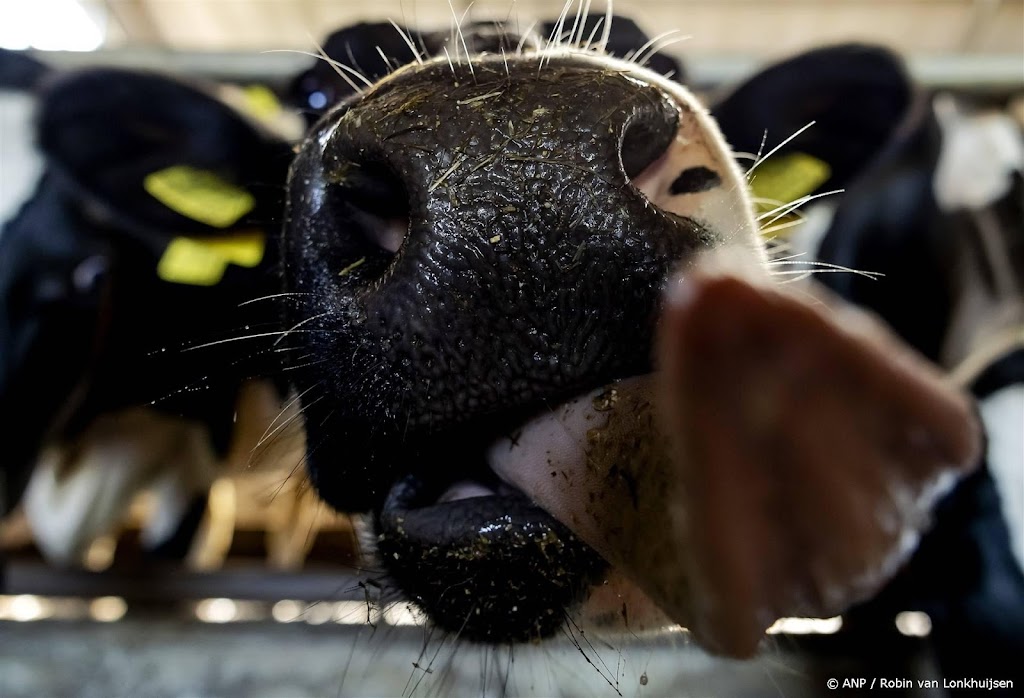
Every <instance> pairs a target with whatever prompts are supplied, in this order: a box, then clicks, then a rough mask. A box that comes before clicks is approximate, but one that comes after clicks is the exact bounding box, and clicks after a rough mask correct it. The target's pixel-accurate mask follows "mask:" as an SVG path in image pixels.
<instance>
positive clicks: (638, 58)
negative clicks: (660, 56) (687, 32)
mask: <svg viewBox="0 0 1024 698" xmlns="http://www.w3.org/2000/svg"><path fill="white" fill-rule="evenodd" d="M678 33H679V30H678V29H669V30H668V31H667V32H662V33H661V34H658V35H657V36H656V37H654V38H653V39H651V40H650V41H648V42H647V43H646V44H644V45H643V46H641V47H640V48H638V49H637V50H636V51H634V52H633V58H632V60H633V62H634V63H636V64H637V65H643V64H644V63H646V62H647V61H648V60H650V56H645V55H644V54H646V53H647V52H650V53H651V55H654V51H653V50H652V49H654V47H655V45H656V44H657V43H658V42H659V41H661V40H662V39H664V38H666V37H669V36H672V35H673V34H678Z"/></svg>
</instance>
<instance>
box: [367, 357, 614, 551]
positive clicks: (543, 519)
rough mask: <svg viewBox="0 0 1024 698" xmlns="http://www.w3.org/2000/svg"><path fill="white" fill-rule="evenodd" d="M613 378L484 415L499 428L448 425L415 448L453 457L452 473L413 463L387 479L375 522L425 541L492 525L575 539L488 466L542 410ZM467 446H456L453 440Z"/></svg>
mask: <svg viewBox="0 0 1024 698" xmlns="http://www.w3.org/2000/svg"><path fill="white" fill-rule="evenodd" d="M613 381H614V378H608V377H602V378H601V379H600V380H594V381H591V383H592V385H589V386H582V387H578V388H577V389H575V390H572V391H567V392H566V394H564V395H560V396H559V397H554V398H552V399H549V400H540V401H537V402H535V403H534V404H532V405H528V406H524V407H520V408H516V409H511V410H507V411H505V412H504V413H502V414H497V415H492V416H489V417H487V418H486V420H487V421H488V422H494V423H496V424H498V425H499V426H497V427H491V428H483V427H482V426H481V424H480V419H479V418H478V419H474V420H470V421H469V422H468V423H464V424H460V425H458V426H457V427H454V428H452V429H450V430H445V431H442V432H440V433H439V434H437V435H434V436H432V437H430V438H429V439H427V440H426V444H424V443H420V444H419V445H418V448H416V449H414V451H415V452H416V454H415V455H412V456H410V457H412V458H415V459H416V460H417V461H418V462H421V463H429V462H431V461H432V462H434V463H437V462H445V460H446V459H447V461H449V462H452V463H453V464H454V465H455V470H456V473H455V474H454V475H446V476H443V475H439V474H438V473H437V470H436V469H435V468H429V467H428V468H416V469H410V470H408V471H407V472H406V474H404V475H402V476H400V477H399V478H397V479H396V480H395V481H394V482H393V483H392V485H391V487H390V489H389V491H388V494H387V496H386V498H385V501H384V503H383V504H382V505H381V507H380V508H379V509H378V510H377V511H376V512H375V514H376V518H377V522H378V528H379V529H381V530H382V531H389V532H391V533H392V534H394V533H396V532H397V533H399V534H400V535H401V536H403V537H405V538H406V539H408V540H410V541H411V542H412V541H415V542H418V543H419V544H422V545H432V546H436V545H457V544H458V541H459V540H460V539H462V540H463V541H465V540H469V539H471V538H473V537H475V536H478V535H480V534H481V532H486V533H487V534H489V535H493V534H499V535H500V533H499V532H498V530H497V528H496V527H497V526H499V525H500V527H501V528H502V529H503V531H504V532H506V533H509V534H512V533H514V532H515V531H516V530H522V529H526V528H536V527H543V528H547V529H550V530H552V531H558V534H559V535H562V536H569V537H573V538H574V537H575V536H574V534H573V533H572V532H571V531H569V529H568V528H566V527H565V526H564V524H562V523H561V522H559V521H558V520H557V519H556V518H554V517H553V516H552V515H551V514H550V513H548V511H547V510H545V509H544V508H542V507H541V506H540V505H538V504H536V503H535V502H534V501H533V500H532V498H531V497H530V495H529V494H528V493H526V492H524V491H523V490H521V489H519V488H518V487H516V486H515V485H513V484H511V483H509V482H507V481H506V480H505V479H504V478H503V477H502V476H501V475H500V474H498V473H497V472H496V471H495V470H494V469H493V468H492V466H491V463H490V453H491V451H492V449H493V448H494V447H495V445H497V444H499V443H503V442H511V443H512V444H515V443H516V440H517V438H518V436H517V435H518V434H519V432H521V430H522V429H523V427H524V426H525V425H526V424H528V423H530V422H531V421H532V420H533V419H534V418H535V417H536V416H537V415H538V414H539V413H542V412H543V411H554V410H557V409H558V408H559V406H561V405H563V404H567V403H569V402H571V401H573V400H575V399H577V398H578V397H579V396H580V395H586V394H588V393H590V392H591V391H593V390H596V389H598V388H601V387H603V386H606V385H608V384H610V383H611V382H613ZM453 443H461V444H464V447H463V448H462V449H460V450H456V451H454V452H453V449H452V447H451V444H453Z"/></svg>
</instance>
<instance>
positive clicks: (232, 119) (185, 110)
mask: <svg viewBox="0 0 1024 698" xmlns="http://www.w3.org/2000/svg"><path fill="white" fill-rule="evenodd" d="M37 118H38V122H37V128H38V134H37V138H38V141H39V144H40V147H41V149H42V151H43V153H44V155H45V157H46V158H47V160H48V164H49V165H50V166H51V168H52V170H53V171H55V172H56V173H58V175H59V176H60V179H61V181H62V182H63V183H64V185H65V186H68V187H69V188H70V191H71V192H72V194H73V195H74V196H76V197H78V198H79V199H80V201H81V203H82V204H84V205H83V210H85V211H86V212H87V213H88V214H89V215H90V216H92V217H94V218H96V219H98V220H99V221H100V222H103V223H107V224H110V225H111V226H112V227H114V228H116V229H119V230H123V231H126V232H131V233H134V234H136V235H138V236H141V237H143V238H146V239H147V240H148V241H150V242H151V243H153V244H155V245H156V246H158V247H159V246H160V245H161V244H166V240H167V238H168V237H170V236H179V235H217V234H222V233H223V232H225V231H231V230H237V229H239V228H250V227H254V226H255V227H258V226H260V225H263V224H268V223H270V222H272V221H274V220H277V219H279V217H280V213H279V212H280V210H281V207H282V197H283V185H284V182H285V179H286V176H287V168H288V164H289V162H290V159H291V156H292V153H291V149H290V147H289V145H288V144H287V143H286V142H285V141H284V140H282V139H281V138H278V137H276V136H274V135H272V134H271V133H270V132H268V131H267V130H264V129H263V128H262V127H261V126H260V125H258V123H257V122H256V121H255V120H250V119H249V118H247V117H245V116H243V115H242V114H240V113H239V112H237V111H235V110H234V109H232V108H231V107H229V106H227V105H226V104H225V103H224V102H222V101H221V100H219V99H218V98H217V97H216V96H215V95H214V92H213V90H212V89H211V88H206V87H203V86H200V85H194V84H187V83H185V82H182V81H179V80H176V79H172V78H169V77H165V76H161V75H158V74H154V73H144V72H136V71H128V70H120V69H110V68H96V69H87V70H83V71H79V72H75V73H71V74H67V75H63V76H60V77H59V78H57V79H55V80H52V81H50V82H49V83H48V84H47V86H46V89H44V90H43V91H42V93H41V100H40V106H39V111H38V117H37Z"/></svg>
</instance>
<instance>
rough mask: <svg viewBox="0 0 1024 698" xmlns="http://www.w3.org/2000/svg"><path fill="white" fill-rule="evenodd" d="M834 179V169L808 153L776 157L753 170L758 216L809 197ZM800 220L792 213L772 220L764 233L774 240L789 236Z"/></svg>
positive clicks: (752, 191) (753, 188)
mask: <svg viewBox="0 0 1024 698" xmlns="http://www.w3.org/2000/svg"><path fill="white" fill-rule="evenodd" d="M831 176H832V168H830V167H829V166H828V163H827V162H825V161H824V160H819V159H818V158H816V157H814V156H813V155H808V154H807V153H786V154H785V155H778V156H773V157H771V158H769V159H767V160H765V161H764V162H762V163H761V164H760V165H758V166H757V169H756V170H754V176H753V178H752V180H751V182H750V191H751V194H752V195H753V196H754V200H755V202H756V203H757V209H758V212H759V213H767V212H769V211H772V210H774V209H777V208H778V207H779V206H784V205H785V204H789V203H791V202H794V201H796V200H797V199H799V198H801V197H803V196H807V195H808V194H810V193H811V192H812V191H814V190H815V189H817V188H818V187H820V186H821V185H822V184H824V183H825V182H826V181H828V178H829V177H831ZM798 222H799V221H798V220H796V219H795V216H793V215H792V214H785V215H780V216H779V217H778V218H777V219H774V218H773V219H772V220H771V221H770V222H769V223H767V224H766V225H765V226H764V227H765V229H764V230H762V233H763V234H765V235H768V236H771V237H786V235H787V234H788V233H789V232H791V231H792V227H793V226H794V225H795V224H796V223H798Z"/></svg>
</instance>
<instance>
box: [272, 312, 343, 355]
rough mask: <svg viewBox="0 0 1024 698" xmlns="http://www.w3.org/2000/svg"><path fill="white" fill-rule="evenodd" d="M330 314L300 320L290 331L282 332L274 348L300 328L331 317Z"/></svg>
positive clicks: (319, 314) (320, 314) (318, 314)
mask: <svg viewBox="0 0 1024 698" xmlns="http://www.w3.org/2000/svg"><path fill="white" fill-rule="evenodd" d="M330 314H331V313H330V311H328V312H325V313H317V314H316V315H310V316H309V317H308V318H306V319H305V320H300V321H299V322H297V323H295V324H294V325H292V327H291V328H290V329H288V330H285V331H284V332H282V333H281V336H280V337H278V338H277V341H275V342H274V346H275V347H276V346H277V345H278V344H280V343H281V341H282V340H284V338H285V337H287V336H288V335H290V334H291V333H292V332H294V331H295V330H297V329H299V328H300V327H302V326H303V325H305V324H306V323H307V322H312V321H313V320H319V319H320V318H322V317H325V316H327V315H330Z"/></svg>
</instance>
